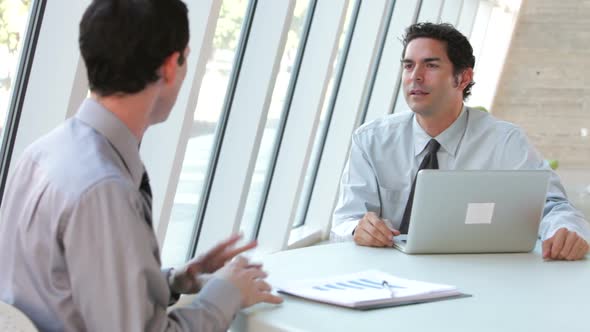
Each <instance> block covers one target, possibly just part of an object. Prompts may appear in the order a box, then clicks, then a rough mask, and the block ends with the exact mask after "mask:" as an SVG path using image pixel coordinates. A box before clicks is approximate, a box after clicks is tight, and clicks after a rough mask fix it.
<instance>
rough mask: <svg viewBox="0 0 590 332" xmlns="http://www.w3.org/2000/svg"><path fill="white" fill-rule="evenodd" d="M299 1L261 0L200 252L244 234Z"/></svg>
mask: <svg viewBox="0 0 590 332" xmlns="http://www.w3.org/2000/svg"><path fill="white" fill-rule="evenodd" d="M294 5H295V0H288V1H287V0H285V1H276V0H259V1H258V4H257V7H256V12H255V14H254V20H253V24H252V28H251V31H250V36H249V39H248V44H247V46H246V52H245V54H244V59H243V62H242V67H241V71H240V73H239V78H238V83H237V86H236V91H235V95H234V97H233V101H232V105H231V110H230V114H229V118H228V120H227V121H228V122H227V127H226V129H225V135H224V137H223V142H222V147H221V151H220V154H219V159H218V164H217V168H216V170H215V175H214V179H213V183H212V186H211V191H210V196H209V200H208V204H207V206H205V207H202V208H205V209H206V210H205V215H204V219H203V225H202V229H201V233H200V236H199V239H198V246H197V253H199V252H202V251H204V250H207V249H209V248H210V247H212V246H213V245H214V244H216V243H217V242H218V241H219V240H221V239H222V238H225V237H226V236H228V235H229V234H231V233H232V232H236V231H238V230H239V226H240V225H239V223H240V221H241V219H242V214H243V210H244V206H245V204H246V199H247V197H248V190H249V188H250V182H251V178H252V172H253V170H254V166H255V164H256V158H257V156H258V149H259V145H260V140H261V138H262V133H263V130H264V126H265V123H266V118H267V113H268V107H269V104H270V100H271V97H272V93H273V89H274V83H275V79H276V75H277V72H278V68H279V64H280V61H281V58H282V54H283V50H284V47H285V43H286V40H287V32H288V30H289V27H290V24H291V19H292V16H293V9H294Z"/></svg>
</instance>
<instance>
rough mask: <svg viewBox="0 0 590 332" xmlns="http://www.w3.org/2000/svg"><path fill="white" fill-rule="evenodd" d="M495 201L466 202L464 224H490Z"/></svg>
mask: <svg viewBox="0 0 590 332" xmlns="http://www.w3.org/2000/svg"><path fill="white" fill-rule="evenodd" d="M495 205H496V203H469V204H467V216H465V223H466V224H491V223H492V215H493V214H494V206H495Z"/></svg>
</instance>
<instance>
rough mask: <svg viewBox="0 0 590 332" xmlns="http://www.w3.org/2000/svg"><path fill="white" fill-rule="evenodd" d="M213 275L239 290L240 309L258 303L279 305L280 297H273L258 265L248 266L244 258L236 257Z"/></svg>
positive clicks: (281, 300)
mask: <svg viewBox="0 0 590 332" xmlns="http://www.w3.org/2000/svg"><path fill="white" fill-rule="evenodd" d="M215 275H217V276H219V277H221V278H223V279H225V280H227V281H229V282H231V283H232V284H233V285H234V286H236V287H237V288H238V289H239V290H240V295H241V298H242V308H246V307H249V306H251V305H254V304H256V303H259V302H267V303H273V304H279V303H281V302H283V299H282V298H281V297H280V296H276V295H273V294H272V293H271V292H270V291H271V289H272V288H271V286H270V285H269V284H268V283H266V281H264V278H266V276H267V274H266V273H265V272H264V271H262V266H261V265H259V264H249V262H248V260H247V259H246V258H244V257H238V258H236V259H235V260H233V261H231V262H230V263H228V264H227V265H226V266H224V267H223V268H222V269H220V270H219V271H218V272H217V273H215Z"/></svg>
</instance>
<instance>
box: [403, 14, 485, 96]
mask: <svg viewBox="0 0 590 332" xmlns="http://www.w3.org/2000/svg"><path fill="white" fill-rule="evenodd" d="M416 38H432V39H436V40H440V41H442V42H444V43H445V44H446V48H447V56H448V57H449V60H451V63H452V64H453V74H454V75H455V76H457V75H459V74H461V73H462V72H463V71H464V70H465V69H467V68H474V67H475V56H473V48H472V47H471V44H469V40H467V38H466V37H465V36H464V35H463V34H462V33H461V32H459V31H458V30H457V29H455V27H454V26H452V25H451V24H448V23H440V24H435V23H430V22H424V23H416V24H413V25H411V26H409V27H408V28H407V29H406V34H405V36H404V38H403V45H404V51H403V53H402V56H405V54H406V48H407V47H408V44H409V43H410V42H411V41H412V40H414V39H416ZM474 84H475V82H473V81H471V82H470V83H469V84H467V86H466V87H465V89H463V100H465V99H467V97H469V96H470V95H471V88H472V87H473V85H474Z"/></svg>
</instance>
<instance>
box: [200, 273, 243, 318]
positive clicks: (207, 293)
mask: <svg viewBox="0 0 590 332" xmlns="http://www.w3.org/2000/svg"><path fill="white" fill-rule="evenodd" d="M198 301H201V302H206V303H207V304H210V305H212V306H213V307H215V308H217V310H218V311H219V312H220V313H221V314H222V316H223V319H224V321H225V322H226V326H229V324H230V323H231V322H232V320H233V319H234V316H235V315H236V313H237V312H238V311H239V310H240V308H241V303H242V296H241V294H240V290H239V289H238V288H237V287H236V286H234V285H233V284H232V283H230V282H229V281H227V280H224V279H221V278H218V277H213V278H211V279H209V280H208V281H207V283H206V284H205V286H204V287H203V289H201V291H200V292H199V294H198V295H197V297H196V298H195V302H198Z"/></svg>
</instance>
